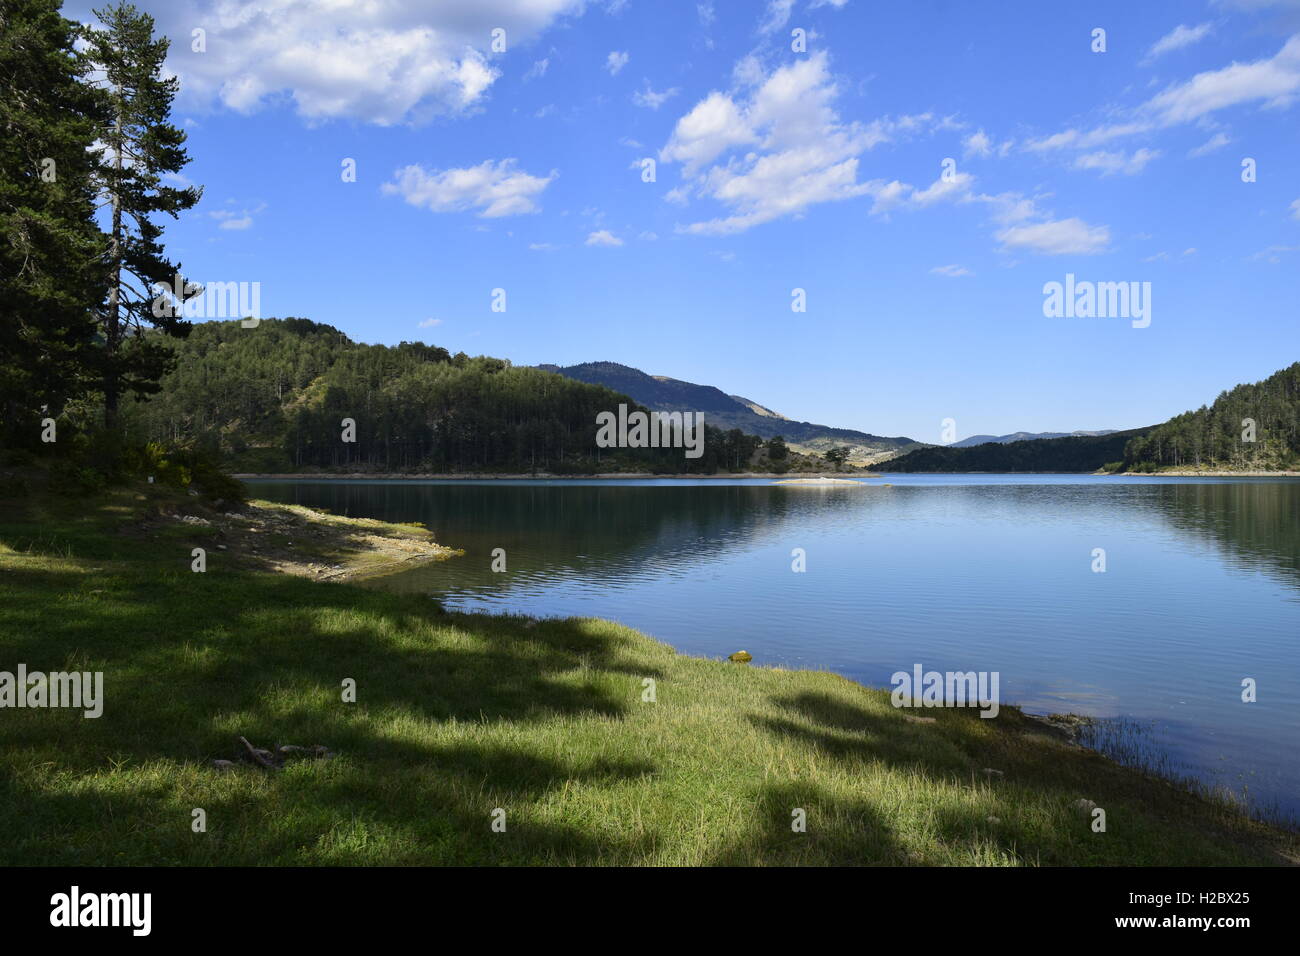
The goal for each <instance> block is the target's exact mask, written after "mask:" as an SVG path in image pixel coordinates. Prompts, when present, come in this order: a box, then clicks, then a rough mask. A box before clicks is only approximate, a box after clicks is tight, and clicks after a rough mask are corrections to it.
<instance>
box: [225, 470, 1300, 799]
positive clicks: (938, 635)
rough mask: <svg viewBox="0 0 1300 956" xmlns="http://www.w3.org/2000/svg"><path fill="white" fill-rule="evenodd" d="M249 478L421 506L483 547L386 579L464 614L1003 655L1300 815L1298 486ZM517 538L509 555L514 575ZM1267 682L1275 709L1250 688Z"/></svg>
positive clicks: (1040, 697)
mask: <svg viewBox="0 0 1300 956" xmlns="http://www.w3.org/2000/svg"><path fill="white" fill-rule="evenodd" d="M886 482H888V483H889V484H890V487H884V484H885V483H886ZM249 484H250V486H251V488H252V490H253V493H254V496H255V497H261V498H266V499H269V500H274V501H285V502H294V503H298V504H304V505H310V506H315V507H324V508H328V509H330V510H331V511H334V512H336V513H339V514H348V515H353V516H362V517H374V518H382V519H385V520H390V521H420V522H423V523H424V524H425V525H427V526H428V527H429V528H431V529H432V530H433V531H434V533H435V534H436V536H437V539H438V541H439V542H441V543H443V544H446V545H449V546H451V547H455V548H464V549H465V552H466V554H465V556H464V557H460V558H453V559H451V560H448V561H445V562H441V563H437V564H433V565H427V566H424V567H421V568H416V569H413V570H410V571H407V572H403V573H401V574H397V575H392V576H390V577H387V578H385V579H383V582H382V585H381V586H383V587H386V588H393V589H398V590H402V591H410V592H418V593H425V594H429V595H431V596H435V597H437V598H439V599H441V600H443V601H444V603H445V604H446V605H447V606H448V607H451V608H455V609H458V610H481V611H511V612H522V613H528V614H536V615H562V616H568V615H582V616H592V617H604V618H611V619H614V620H617V621H621V622H623V623H625V624H628V625H630V626H632V627H635V628H638V629H639V630H642V631H645V632H647V633H649V634H651V635H653V636H654V637H656V638H659V639H660V640H663V641H666V642H667V643H669V644H671V645H673V646H674V647H676V648H677V649H678V650H680V651H682V652H685V653H689V654H700V655H706V656H724V655H726V654H729V653H731V652H732V651H735V650H738V649H741V648H744V649H745V650H748V651H749V652H750V653H752V654H753V655H754V661H755V663H757V664H780V665H784V666H789V667H808V668H824V669H828V670H833V671H836V672H838V673H841V674H844V675H846V676H848V677H851V678H853V679H855V680H859V681H862V682H863V683H866V684H870V685H874V686H887V685H888V684H889V680H890V675H891V674H893V673H894V672H895V671H900V670H904V671H911V669H912V668H913V666H914V665H915V664H921V665H922V666H923V667H924V668H925V669H926V670H938V671H949V670H953V671H970V670H974V671H997V672H999V673H1000V685H1001V686H1000V689H1001V699H1002V702H1003V703H1008V704H1020V705H1022V706H1023V707H1024V708H1025V709H1026V710H1028V711H1030V712H1031V713H1055V712H1063V711H1068V712H1073V713H1081V714H1088V715H1091V716H1094V717H1099V718H1107V719H1108V720H1106V721H1104V722H1103V723H1102V725H1101V727H1102V728H1103V730H1102V736H1103V740H1102V742H1103V743H1104V744H1105V745H1106V746H1108V747H1110V748H1112V749H1113V748H1114V747H1115V746H1116V745H1117V743H1118V746H1119V747H1120V749H1121V750H1127V748H1128V747H1129V746H1130V745H1133V744H1134V743H1136V745H1137V746H1138V747H1139V748H1140V749H1141V750H1142V751H1143V754H1144V757H1143V759H1146V760H1148V762H1150V761H1151V760H1152V759H1155V760H1156V762H1158V763H1160V764H1161V766H1162V769H1163V770H1164V771H1165V772H1169V773H1174V774H1178V775H1183V776H1190V777H1194V778H1195V779H1197V780H1199V781H1201V782H1203V783H1206V784H1208V785H1210V786H1215V787H1222V788H1227V789H1229V790H1231V791H1233V792H1235V793H1238V794H1244V795H1245V796H1246V798H1247V799H1248V800H1249V802H1250V803H1251V804H1252V805H1253V806H1254V807H1255V808H1256V809H1257V810H1258V811H1260V812H1264V813H1270V814H1276V813H1281V814H1282V815H1284V816H1290V817H1295V816H1297V815H1298V814H1300V760H1298V759H1297V753H1298V752H1300V746H1297V744H1298V742H1300V482H1297V481H1294V480H1289V479H1196V478H1188V479H1177V478H1162V479H1152V478H1131V479H1124V478H1094V477H1091V476H1087V477H1085V476H1077V475H1032V476H1020V475H1016V476H997V475H886V476H884V477H883V478H879V479H873V480H872V481H870V482H868V485H869V487H865V488H856V487H847V488H846V487H791V486H781V485H774V484H773V483H771V482H770V481H767V480H746V481H739V480H738V481H731V480H714V479H707V480H700V481H681V480H644V481H642V480H611V481H594V480H593V481H477V482H475V481H467V482H453V481H382V480H381V481H367V480H320V481H302V480H282V481H281V480H276V481H272V480H261V481H252V482H249ZM496 548H502V549H504V550H505V553H506V564H507V570H506V572H505V573H494V572H493V571H492V570H491V563H492V552H493V549H496ZM796 548H801V549H803V551H804V553H805V554H806V567H807V570H806V571H805V572H802V573H797V572H795V571H793V570H792V562H793V561H794V558H793V557H792V551H793V549H796ZM1097 548H1101V549H1104V551H1105V568H1106V570H1105V571H1104V573H1098V572H1095V571H1094V570H1093V566H1094V563H1095V560H1096V559H1095V558H1094V549H1097ZM1244 678H1253V679H1255V680H1256V681H1257V683H1258V701H1257V702H1255V703H1243V702H1242V700H1241V694H1242V680H1243V679H1244ZM1107 732H1109V733H1110V735H1111V736H1110V737H1109V738H1108V739H1107V738H1106V733H1107ZM1122 755H1123V754H1121V756H1122Z"/></svg>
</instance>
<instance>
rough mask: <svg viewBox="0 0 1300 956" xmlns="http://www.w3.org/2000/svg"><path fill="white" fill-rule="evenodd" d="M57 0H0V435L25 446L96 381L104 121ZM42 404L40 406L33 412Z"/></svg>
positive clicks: (103, 279)
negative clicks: (96, 171)
mask: <svg viewBox="0 0 1300 956" xmlns="http://www.w3.org/2000/svg"><path fill="white" fill-rule="evenodd" d="M77 30H78V25H77V24H76V23H74V22H73V21H71V20H66V19H64V18H63V17H62V16H60V15H59V3H58V0H0V236H3V241H0V426H2V427H0V430H2V431H3V432H4V433H5V438H6V440H7V441H9V442H11V443H12V442H17V443H21V444H33V443H35V441H36V436H37V427H38V420H39V418H41V417H43V416H44V415H47V414H48V415H57V414H58V413H59V412H60V411H61V410H62V408H63V407H64V405H65V404H66V403H67V402H68V401H70V400H73V399H76V398H79V397H81V396H82V395H84V394H85V393H86V392H87V391H88V390H89V389H90V388H92V387H93V385H94V383H93V381H92V380H91V377H90V375H89V374H88V369H89V363H90V355H91V351H92V344H93V341H94V338H95V334H96V322H95V316H94V314H93V311H92V310H93V308H94V306H95V304H96V303H98V302H102V301H103V299H104V295H105V291H106V288H107V276H106V272H105V270H104V267H103V266H104V264H103V261H102V259H101V258H100V256H99V253H100V251H101V240H102V238H103V237H102V234H101V232H100V230H99V228H98V226H97V225H96V224H95V219H94V215H95V187H94V182H93V179H92V175H91V173H92V169H93V167H94V157H93V154H92V153H91V152H90V149H91V146H92V144H93V143H94V141H95V138H96V136H97V134H98V128H99V126H100V125H101V124H102V123H103V121H104V119H105V114H104V113H103V112H102V109H101V107H102V103H101V101H100V99H99V98H98V97H97V96H96V95H95V93H94V91H93V90H92V89H90V88H89V87H87V86H86V85H85V84H84V77H85V73H86V70H87V64H86V62H85V60H84V59H83V58H82V57H81V56H79V55H78V54H77V53H76V52H75V50H74V42H75V40H76V37H77ZM42 409H44V411H42Z"/></svg>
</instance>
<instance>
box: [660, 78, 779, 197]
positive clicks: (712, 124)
mask: <svg viewBox="0 0 1300 956" xmlns="http://www.w3.org/2000/svg"><path fill="white" fill-rule="evenodd" d="M756 141H757V136H756V135H755V133H754V132H753V130H751V129H750V128H749V124H748V123H747V122H746V120H745V118H744V116H742V115H741V110H740V107H738V106H737V105H736V104H735V103H734V102H733V101H732V99H731V97H729V96H726V95H724V94H722V93H718V92H716V91H715V92H713V93H710V94H709V95H708V96H706V97H705V98H704V99H702V100H700V102H698V103H696V104H695V106H694V107H693V108H692V109H691V111H690V112H689V113H687V114H686V115H685V116H683V117H682V118H681V119H679V120H678V121H677V126H676V128H674V129H673V133H672V137H671V138H670V139H669V140H668V145H667V146H665V147H664V148H663V149H662V150H660V152H659V159H660V161H661V162H667V163H673V162H677V163H684V164H685V166H686V170H685V172H686V175H688V176H689V175H692V174H693V173H694V172H695V170H697V169H698V168H699V167H700V166H702V165H703V164H705V163H708V162H710V161H712V160H714V159H716V158H717V157H718V156H719V155H720V154H721V153H722V152H724V151H725V150H727V149H730V148H731V147H733V146H740V145H746V144H749V143H753V142H756Z"/></svg>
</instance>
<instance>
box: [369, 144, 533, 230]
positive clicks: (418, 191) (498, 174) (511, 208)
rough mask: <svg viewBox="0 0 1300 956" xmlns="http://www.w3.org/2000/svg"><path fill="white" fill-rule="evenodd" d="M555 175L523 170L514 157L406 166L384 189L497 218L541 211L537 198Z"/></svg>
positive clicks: (437, 207)
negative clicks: (439, 166) (452, 165)
mask: <svg viewBox="0 0 1300 956" xmlns="http://www.w3.org/2000/svg"><path fill="white" fill-rule="evenodd" d="M555 177H556V173H555V172H554V171H552V173H551V174H550V175H549V176H546V177H542V176H532V175H529V174H528V173H525V172H520V171H518V170H516V169H515V160H513V159H503V160H501V161H500V162H495V163H494V162H493V161H492V160H490V159H489V160H485V161H484V162H482V163H480V164H479V165H477V166H471V167H469V168H467V169H444V170H436V169H425V168H424V167H422V166H416V165H411V166H406V167H403V168H402V169H399V170H398V171H397V172H396V174H395V181H394V182H390V183H384V184H383V185H382V186H381V187H380V189H381V190H382V191H383V192H384V193H385V194H386V195H400V196H401V197H402V198H403V199H405V200H406V201H407V202H408V203H410V204H411V205H412V206H420V207H424V208H427V209H430V210H432V211H433V212H462V211H465V210H469V209H477V210H478V214H479V216H481V217H482V218H484V219H494V218H497V217H499V216H515V215H519V214H521V213H531V212H537V211H538V208H539V207H538V205H537V198H538V197H539V196H540V195H541V193H542V190H544V189H545V188H546V187H547V186H548V185H550V183H551V181H552V180H553V179H555Z"/></svg>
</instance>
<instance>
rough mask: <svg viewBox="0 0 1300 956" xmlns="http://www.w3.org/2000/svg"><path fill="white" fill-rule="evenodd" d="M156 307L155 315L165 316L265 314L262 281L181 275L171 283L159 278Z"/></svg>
mask: <svg viewBox="0 0 1300 956" xmlns="http://www.w3.org/2000/svg"><path fill="white" fill-rule="evenodd" d="M151 291H152V292H153V293H154V297H153V300H152V306H151V307H152V310H153V314H154V318H158V319H161V318H163V317H165V316H170V317H173V318H180V317H184V318H187V319H256V320H260V319H261V318H262V283H260V282H208V283H204V284H203V285H199V284H198V283H194V282H187V281H185V279H183V278H181V277H180V276H179V275H178V276H176V277H175V278H174V279H173V280H172V282H171V283H170V284H168V283H166V282H155V283H154V284H153V286H152V287H151Z"/></svg>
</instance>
